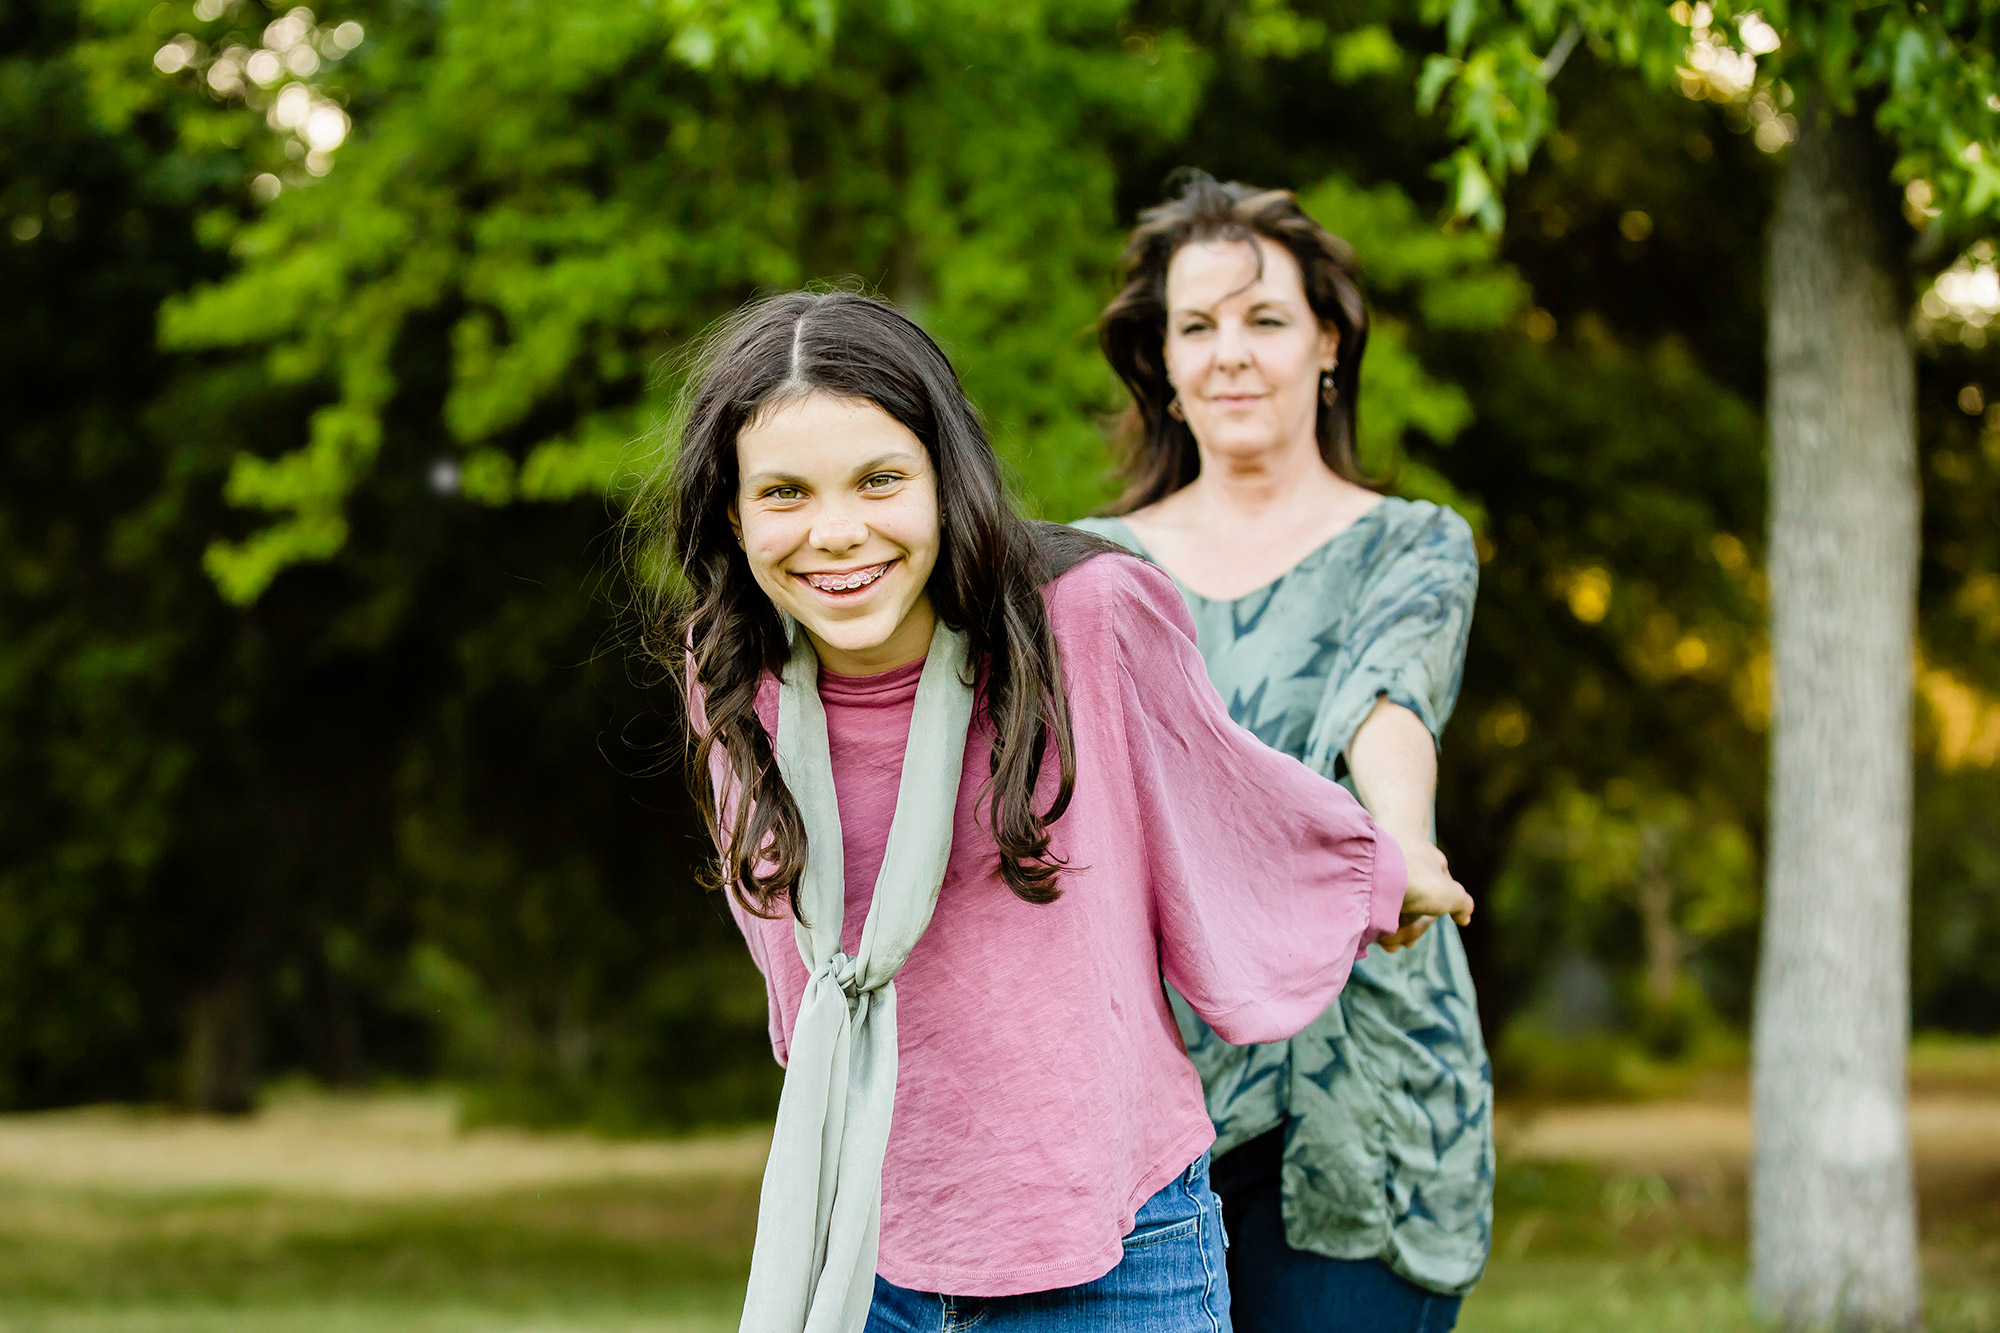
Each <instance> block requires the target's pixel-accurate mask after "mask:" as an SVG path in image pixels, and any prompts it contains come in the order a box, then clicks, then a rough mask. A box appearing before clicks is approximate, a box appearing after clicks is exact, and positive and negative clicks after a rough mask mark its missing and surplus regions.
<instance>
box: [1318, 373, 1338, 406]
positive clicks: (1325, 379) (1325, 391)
mask: <svg viewBox="0 0 2000 1333" xmlns="http://www.w3.org/2000/svg"><path fill="white" fill-rule="evenodd" d="M1339 364H1340V363H1339V362H1335V363H1334V365H1335V366H1338V365H1339ZM1338 397H1340V386H1338V385H1337V384H1335V383H1334V382H1333V368H1332V367H1328V368H1327V369H1325V370H1322V371H1321V372H1320V373H1319V400H1320V401H1321V402H1322V403H1325V404H1326V405H1327V406H1328V407H1332V406H1333V401H1334V399H1336V398H1338Z"/></svg>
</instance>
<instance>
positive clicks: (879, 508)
mask: <svg viewBox="0 0 2000 1333" xmlns="http://www.w3.org/2000/svg"><path fill="white" fill-rule="evenodd" d="M736 463H737V476H738V478H739V480H738V482H737V489H736V499H735V501H734V503H733V504H731V506H730V511H729V521H730V526H732V527H734V528H735V529H736V535H737V538H738V540H739V541H741V542H742V544H743V551H744V554H745V555H747V556H748V557H749V560H750V572H751V573H752V574H753V575H754V576H755V577H756V579H757V586H758V587H760V588H762V589H763V590H764V594H765V595H766V596H767V597H769V598H770V599H771V601H772V603H773V604H774V605H775V606H777V608H778V609H779V610H781V611H787V612H789V613H791V615H792V616H793V617H794V618H796V619H797V620H798V622H799V623H800V624H801V625H803V626H804V627H805V630H806V633H807V634H809V635H811V636H812V641H813V647H814V648H815V649H816V650H818V653H819V660H820V662H821V663H822V664H823V665H824V666H825V667H826V668H827V669H828V670H829V671H834V672H838V673H840V674H841V675H848V676H866V675H873V674H875V673H877V672H882V671H888V670H890V669H892V668H894V667H899V666H903V665H905V664H907V663H910V662H914V661H916V660H918V659H919V658H921V657H923V656H924V654H925V653H926V652H927V651H928V650H929V648H930V641H931V630H932V628H933V627H934V626H935V624H936V617H935V616H934V615H933V613H932V611H931V604H930V598H929V596H928V595H927V594H926V593H925V591H924V590H925V588H926V587H927V586H928V584H929V582H930V577H931V570H932V569H933V568H934V567H935V566H936V565H937V556H938V541H939V536H938V500H937V473H936V471H935V470H934V469H933V468H932V467H931V461H930V455H929V453H928V452H927V451H926V450H925V449H924V445H923V441H921V440H919V439H918V438H917V437H916V436H915V435H913V434H911V433H910V431H909V430H908V428H906V427H905V426H904V425H903V424H902V423H901V422H900V421H897V420H896V419H895V418H894V417H892V416H890V415H889V414H888V413H887V412H884V411H883V410H882V409H881V408H879V407H877V406H875V404H873V403H871V402H867V401H864V400H857V399H852V398H835V397H832V396H830V395H828V394H822V393H814V394H808V395H807V396H806V397H804V398H801V399H798V400H796V401H794V402H790V403H785V404H782V405H780V406H778V407H776V408H774V409H772V410H771V411H769V412H766V413H764V414H762V415H760V416H759V417H758V418H757V420H756V421H755V422H754V423H753V424H751V425H750V426H748V427H747V428H745V429H744V430H743V431H742V432H741V433H740V434H738V435H737V437H736Z"/></svg>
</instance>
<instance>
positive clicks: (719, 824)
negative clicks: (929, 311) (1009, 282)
mask: <svg viewBox="0 0 2000 1333" xmlns="http://www.w3.org/2000/svg"><path fill="white" fill-rule="evenodd" d="M814 393H824V394H830V395H833V396H835V397H840V398H848V399H857V400H864V401H867V402H870V403H873V404H874V405H875V406H877V407H879V408H881V409H882V410H883V411H884V412H886V413H888V414H889V415H890V416H892V417H894V418H895V419H896V420H897V421H899V422H901V423H902V424H903V425H904V426H905V427H906V428H908V430H909V431H910V433H911V434H913V435H915V436H916V437H917V438H918V439H919V440H921V441H923V444H924V449H925V450H926V452H927V453H928V454H929V455H930V461H931V465H932V467H933V468H935V469H936V472H937V494H938V508H939V511H940V512H939V519H940V541H939V550H938V561H937V567H936V568H935V569H934V570H933V571H932V574H931V579H930V584H929V587H928V590H927V591H928V592H929V594H930V601H931V607H932V609H933V610H934V611H935V612H936V613H937V615H938V616H939V618H940V619H942V620H943V621H944V622H945V623H946V624H948V625H950V626H952V627H954V628H956V629H960V630H963V631H964V632H965V633H966V635H967V636H968V637H969V638H970V640H971V649H972V652H971V662H972V666H973V669H974V670H975V671H976V672H978V673H980V674H981V675H982V676H983V678H984V680H983V687H982V688H981V691H980V698H979V705H978V707H979V714H978V716H981V717H983V718H984V719H985V720H986V721H987V722H988V723H989V724H990V725H991V727H992V731H993V757H992V781H991V784H990V789H989V791H990V794H989V801H988V815H989V819H990V824H991V830H992V834H993V838H994V841H995V842H996V843H998V844H999V849H1000V866H999V869H1000V873H1001V875H1002V877H1003V878H1004V879H1005V880H1006V882H1007V886H1008V887H1009V888H1010V889H1012V890H1013V891H1014V893H1015V894H1017V895H1018V896H1020V897H1021V898H1023V899H1025V900H1026V901H1028V902H1031V903H1047V902H1053V901H1054V900H1055V899H1056V897H1057V896H1058V892H1059V890H1058V887H1057V883H1056V880H1057V877H1058V875H1059V873H1060V872H1061V870H1062V867H1061V865H1060V864H1058V863H1057V861H1056V860H1055V858H1054V857H1052V856H1051V855H1050V851H1049V842H1050V834H1049V826H1050V825H1052V824H1053V823H1054V822H1055V821H1056V820H1057V819H1060V818H1061V817H1062V814H1063V811H1064V810H1066V809H1067V808H1068V806H1069V803H1070V799H1071V796H1072V795H1073V793H1074V791H1075V787H1076V747H1075V744H1074V741H1073V737H1072V733H1071V728H1070V719H1069V704H1068V697H1067V695H1066V693H1065V692H1064V689H1063V682H1062V671H1061V664H1060V662H1059V661H1058V660H1057V655H1056V643H1055V638H1054V635H1053V634H1052V633H1051V631H1050V628H1049V619H1048V610H1047V607H1046V605H1045V604H1044V602H1043V600H1042V592H1041V585H1042V584H1043V583H1045V582H1046V581H1048V580H1049V579H1051V578H1053V577H1055V576H1056V575H1057V574H1059V573H1061V572H1062V571H1063V570H1065V569H1067V568H1069V567H1070V566H1071V565H1074V564H1076V563H1077V562H1079V561H1080V560H1083V559H1086V558H1088V557H1089V556H1091V555H1094V554H1098V553H1100V552H1105V551H1111V550H1115V549H1117V548H1115V547H1113V546H1112V545H1111V544H1110V543H1108V542H1104V541H1102V540H1101V539H1098V538H1095V537H1091V536H1088V535H1087V534H1084V533H1082V532H1078V531H1076V530H1075V529H1072V528H1062V527H1057V526H1056V525H1054V524H1047V523H1030V522H1028V521H1027V520H1025V519H1023V518H1022V517H1020V515H1018V514H1017V513H1015V512H1014V510H1013V508H1012V507H1011V505H1010V504H1009V503H1008V500H1007V496H1006V492H1005V489H1004V487H1003V485H1002V483H1001V475H1000V465H999V460H998V459H997V458H996V457H995V456H994V453H993V447H992V445H991V443H990V442H989V441H988V439H987V436H986V430H985V427H984V426H983V424H982V423H981V422H980V419H979V414H978V412H977V411H976V410H975V409H974V408H973V406H972V404H971V403H970V402H969V401H968V400H967V399H966V396H965V391H964V389H963V388H962V387H961V386H960V384H959V381H958V376H957V374H956V373H955V372H954V371H953V370H952V367H951V363H950V362H949V361H948V360H947V359H946V358H945V355H944V353H943V351H942V350H940V349H939V347H938V345H937V344H936V343H935V342H933V341H932V340H931V339H930V337H929V336H928V335H927V334H925V333H924V332H923V330H921V329H919V328H918V327H917V326H916V325H915V324H913V323H911V322H910V321H909V320H908V319H906V318H905V317H904V316H903V315H902V314H901V313H900V312H898V311H897V310H896V309H895V308H894V307H893V306H890V305H888V304H887V303H885V302H882V301H878V300H875V299H874V298H872V297H868V296H864V295H861V294H859V293H856V292H851V291H832V292H789V293H786V294H784V295H780V296H773V297H768V298H765V299H763V300H761V301H757V302H754V303H752V304H751V305H749V306H746V307H745V308H744V309H742V310H741V311H739V312H737V314H735V315H734V316H733V317H731V318H730V319H728V320H727V321H725V322H724V323H723V324H721V325H720V326H718V328H717V329H716V330H715V331H714V332H713V333H712V334H711V335H710V337H709V339H708V341H707V343H706V345H705V348H704V350H703V352H702V353H701V354H700V356H699V357H698V359H697V361H696V363H695V365H694V369H693V374H692V375H691V377H690V379H689V388H688V390H687V392H686V394H685V395H684V397H683V406H682V410H681V414H680V432H679V433H680V441H679V451H678V453H677V454H676V456H675V457H674V459H673V461H672V464H671V465H670V467H668V468H667V469H666V470H665V471H664V472H663V473H661V474H658V475H656V476H655V477H654V478H652V479H651V480H650V481H649V483H648V484H647V486H646V488H645V490H644V491H643V492H642V495H641V499H640V502H639V504H638V505H636V506H635V507H634V510H633V518H632V524H633V531H632V534H631V536H632V540H633V542H634V543H635V544H636V547H637V549H638V552H639V555H640V558H641V559H642V560H644V559H645V558H646V556H647V554H648V553H649V552H660V553H664V554H665V555H667V556H668V557H670V558H671V560H672V561H673V563H674V564H675V566H677V567H678V569H679V572H680V575H681V577H682V579H683V580H684V581H685V586H684V587H681V588H679V589H674V588H672V587H671V585H670V584H669V583H668V582H667V581H666V580H663V579H654V580H642V583H649V584H650V586H651V587H653V588H654V589H656V591H654V592H652V593H650V594H646V595H645V597H646V600H644V601H643V602H642V606H641V629H640V634H641V647H642V650H643V651H644V652H645V653H646V654H647V655H648V656H649V657H651V658H652V659H653V660H654V661H655V662H657V663H659V664H661V665H663V666H666V667H667V668H668V669H669V670H670V672H671V674H672V675H673V677H674V678H675V679H676V680H677V681H680V682H682V683H683V685H684V686H686V687H687V688H688V690H689V693H690V698H689V701H688V702H689V707H688V711H687V715H688V718H689V722H690V727H691V739H692V742H693V754H692V759H693V763H692V765H691V769H692V773H693V777H694V788H695V799H696V801H697V803H698V804H699V806H700V808H701V811H702V815H703V817H704V819H706V821H707V823H708V826H709V830H710V832H711V833H712V834H713V835H714V836H715V840H716V845H717V846H718V847H719V848H720V849H721V851H722V882H723V883H724V884H725V885H727V886H728V887H729V888H730V889H731V890H732V891H733V892H735V893H736V894H737V895H738V898H739V900H740V901H741V902H742V903H743V904H744V906H745V907H747V908H748V909H749V910H750V911H752V912H755V913H757V914H759V915H763V916H775V915H777V914H778V911H779V909H778V906H777V904H778V903H780V902H781V901H783V902H788V903H789V905H790V908H791V911H792V913H793V914H794V915H797V913H798V895H797V887H798V883H799V875H800V872H801V871H802V870H803V869H804V866H805V858H806V857H807V856H808V855H809V854H810V850H811V849H809V848H808V847H807V846H806V836H805V828H804V825H803V824H802V822H801V820H800V817H799V809H798V805H797V804H796V803H795V802H794V801H793V799H792V794H791V792H790V790H788V789H787V787H786V785H785V780H784V777H783V776H782V775H781V774H780V773H779V771H778V765H777V763H776V761H775V760H774V758H773V756H772V751H771V739H770V737H769V735H767V734H766V732H765V730H764V727H763V724H762V722H761V721H760V720H759V719H758V717H757V714H756V699H757V688H758V683H759V680H760V679H761V678H762V676H763V674H764V673H765V672H772V673H776V672H779V671H781V670H782V669H783V665H784V663H785V660H786V658H787V657H788V656H789V652H788V649H787V646H786V641H785V631H784V627H783V624H782V622H781V621H780V619H779V616H778V612H777V610H776V608H775V607H773V606H772V604H771V601H770V599H769V598H768V597H766V596H765V594H764V592H763V590H762V589H760V588H759V587H758V586H757V583H756V581H755V579H754V578H753V577H752V576H751V573H750V566H749V563H748V561H747V559H746V558H745V556H744V554H743V552H742V550H741V549H739V547H738V546H737V543H736V538H735V533H734V530H733V529H732V528H731V527H730V524H729V507H730V504H731V503H732V502H733V501H734V500H735V498H736V488H737V457H736V437H737V435H738V434H739V433H740V432H741V431H742V430H743V429H744V428H745V427H747V426H748V425H750V424H751V423H752V422H754V421H755V420H756V419H757V416H758V414H759V413H761V412H766V411H769V410H770V409H772V408H773V407H776V406H778V405H779V404H782V403H786V402H791V401H795V400H797V399H798V398H801V397H804V396H806V395H809V394H814ZM1051 752H1052V757H1053V758H1054V759H1055V761H1056V764H1057V768H1058V780H1057V783H1056V789H1055V793H1054V796H1053V798H1052V799H1051V800H1050V802H1049V805H1048V808H1047V809H1046V810H1041V811H1037V810H1036V809H1035V807H1034V795H1035V788H1036V785H1037V783H1038V781H1039V780H1040V778H1041V774H1042V765H1043V763H1044V760H1045V757H1050V756H1051ZM717 764H721V765H723V766H725V771H726V773H727V774H728V775H729V777H730V779H731V782H730V786H731V787H732V788H733V790H734V793H735V800H734V804H733V808H732V809H728V810H724V809H721V808H718V805H717V802H716V800H715V795H714V792H713V790H712V788H711V785H710V781H709V778H710V775H711V772H712V769H713V767H714V766H715V765H717ZM725 824H726V827H725Z"/></svg>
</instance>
